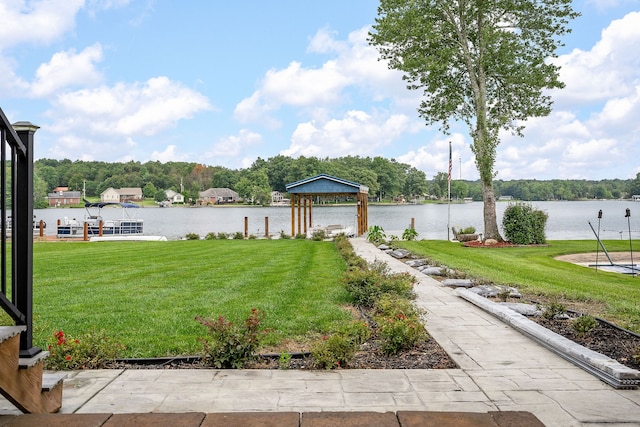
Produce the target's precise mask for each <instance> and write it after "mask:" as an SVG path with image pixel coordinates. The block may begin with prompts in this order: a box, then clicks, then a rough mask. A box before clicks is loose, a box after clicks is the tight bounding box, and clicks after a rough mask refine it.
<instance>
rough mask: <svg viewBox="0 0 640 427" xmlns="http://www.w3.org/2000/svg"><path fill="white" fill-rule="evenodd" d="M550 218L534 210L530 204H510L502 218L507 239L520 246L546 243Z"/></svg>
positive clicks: (544, 213)
mask: <svg viewBox="0 0 640 427" xmlns="http://www.w3.org/2000/svg"><path fill="white" fill-rule="evenodd" d="M548 217H549V216H548V215H547V213H546V212H543V211H541V210H538V209H534V208H533V207H532V206H531V205H530V204H528V203H515V204H509V207H507V209H506V210H505V211H504V217H503V218H502V228H503V230H504V234H505V237H506V238H507V240H508V241H510V242H511V243H515V244H518V245H531V244H542V243H545V242H546V241H547V238H546V235H545V232H544V229H545V226H546V225H547V218H548Z"/></svg>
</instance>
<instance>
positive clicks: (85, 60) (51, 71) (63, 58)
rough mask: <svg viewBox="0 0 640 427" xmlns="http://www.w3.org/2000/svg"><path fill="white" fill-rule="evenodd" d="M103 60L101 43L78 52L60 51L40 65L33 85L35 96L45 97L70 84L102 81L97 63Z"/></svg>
mask: <svg viewBox="0 0 640 427" xmlns="http://www.w3.org/2000/svg"><path fill="white" fill-rule="evenodd" d="M100 61H102V46H101V45H100V44H99V43H96V44H94V45H93V46H89V47H87V48H85V49H84V50H83V51H82V52H80V53H76V51H75V49H70V50H68V51H65V52H58V53H56V54H54V55H53V56H52V57H51V61H49V62H48V63H46V64H42V65H40V67H38V70H37V71H36V78H35V80H34V82H33V83H32V85H31V92H32V94H33V96H36V97H45V96H48V95H51V94H53V93H55V92H57V91H59V90H60V89H63V88H66V87H69V86H94V85H96V84H98V83H100V82H101V81H102V74H101V73H100V72H99V71H97V70H96V69H95V63H96V62H100Z"/></svg>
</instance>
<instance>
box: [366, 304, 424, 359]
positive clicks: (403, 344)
mask: <svg viewBox="0 0 640 427" xmlns="http://www.w3.org/2000/svg"><path fill="white" fill-rule="evenodd" d="M376 322H377V324H378V334H379V336H380V341H381V346H382V351H383V352H384V353H385V354H387V355H391V354H397V353H399V352H400V351H402V350H405V349H408V348H411V347H413V346H415V345H416V344H417V343H419V342H420V341H424V340H425V339H427V338H428V334H427V331H426V330H425V329H424V326H423V325H422V322H421V321H420V311H419V310H418V309H417V308H416V307H415V306H414V305H413V304H411V302H410V301H409V300H407V299H403V298H399V297H397V296H392V295H383V296H381V297H380V299H379V300H378V301H377V302H376Z"/></svg>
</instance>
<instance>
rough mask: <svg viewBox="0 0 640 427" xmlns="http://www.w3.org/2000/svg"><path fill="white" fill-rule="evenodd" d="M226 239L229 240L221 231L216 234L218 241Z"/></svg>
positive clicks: (227, 235)
mask: <svg viewBox="0 0 640 427" xmlns="http://www.w3.org/2000/svg"><path fill="white" fill-rule="evenodd" d="M228 238H229V234H228V233H224V232H222V231H221V232H219V233H218V240H227V239H228Z"/></svg>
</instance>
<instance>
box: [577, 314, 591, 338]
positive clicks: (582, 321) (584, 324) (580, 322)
mask: <svg viewBox="0 0 640 427" xmlns="http://www.w3.org/2000/svg"><path fill="white" fill-rule="evenodd" d="M597 326H598V321H597V320H596V319H595V318H594V317H593V316H590V315H588V314H583V315H581V316H580V317H576V318H575V319H573V322H572V323H571V327H573V330H574V331H576V333H577V334H578V336H581V337H584V336H585V335H588V334H589V332H591V331H592V330H594V329H595V328H596V327H597Z"/></svg>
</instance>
